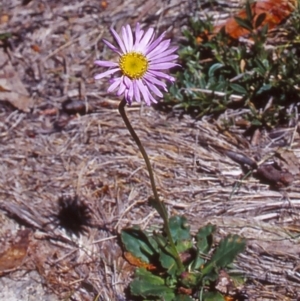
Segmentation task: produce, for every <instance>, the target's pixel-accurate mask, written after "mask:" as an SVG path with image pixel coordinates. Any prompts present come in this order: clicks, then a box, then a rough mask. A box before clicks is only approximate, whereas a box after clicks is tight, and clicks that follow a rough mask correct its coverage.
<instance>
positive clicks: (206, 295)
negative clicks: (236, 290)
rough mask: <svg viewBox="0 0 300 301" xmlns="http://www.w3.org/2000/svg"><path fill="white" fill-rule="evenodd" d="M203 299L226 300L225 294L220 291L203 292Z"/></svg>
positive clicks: (211, 300)
mask: <svg viewBox="0 0 300 301" xmlns="http://www.w3.org/2000/svg"><path fill="white" fill-rule="evenodd" d="M203 301H224V296H223V295H222V294H220V293H219V292H205V293H203Z"/></svg>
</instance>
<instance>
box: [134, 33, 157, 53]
mask: <svg viewBox="0 0 300 301" xmlns="http://www.w3.org/2000/svg"><path fill="white" fill-rule="evenodd" d="M153 33H154V29H153V28H149V29H148V30H147V32H146V33H145V35H144V37H143V38H142V39H141V40H140V43H139V45H138V48H139V49H140V50H144V49H145V48H146V46H147V44H148V43H149V41H150V40H151V38H152V36H153Z"/></svg>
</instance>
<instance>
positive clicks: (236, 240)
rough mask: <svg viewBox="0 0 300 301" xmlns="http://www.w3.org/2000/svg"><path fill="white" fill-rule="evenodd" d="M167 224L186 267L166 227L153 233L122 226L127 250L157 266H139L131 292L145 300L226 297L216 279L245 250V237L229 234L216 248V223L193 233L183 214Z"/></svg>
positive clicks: (219, 298)
mask: <svg viewBox="0 0 300 301" xmlns="http://www.w3.org/2000/svg"><path fill="white" fill-rule="evenodd" d="M168 225H169V228H170V232H171V235H172V238H173V241H174V243H175V247H176V249H177V251H178V253H179V254H180V258H181V262H182V264H183V266H184V271H182V269H181V267H179V266H178V264H177V262H176V260H175V258H174V257H173V256H172V252H171V247H170V244H169V241H168V236H167V235H166V233H164V231H157V232H154V233H152V234H151V235H150V234H149V233H148V232H147V231H143V230H141V229H139V228H137V227H134V228H129V229H124V230H122V232H121V240H122V243H123V247H124V250H125V251H126V252H130V253H131V254H132V255H133V256H134V257H136V258H138V259H141V260H142V261H143V262H144V263H151V264H152V266H153V265H154V266H155V267H156V269H154V270H153V269H151V271H148V270H146V269H145V268H144V267H139V268H137V269H136V271H135V275H134V279H133V281H132V282H131V284H130V292H131V294H132V296H137V297H142V298H144V299H143V300H167V301H191V300H193V297H195V296H199V295H201V296H202V297H201V300H203V301H209V300H223V299H221V297H223V296H222V295H221V294H220V293H218V292H217V291H216V290H214V289H213V284H214V281H215V280H216V279H217V277H218V272H219V271H220V269H228V267H229V265H230V264H232V262H233V261H234V259H235V258H236V256H237V255H238V254H239V253H240V252H242V251H243V250H244V248H245V240H244V239H243V238H241V237H239V236H237V235H229V236H227V237H225V238H224V239H222V240H221V241H220V243H219V245H218V246H216V247H215V248H213V246H214V245H213V234H214V232H215V230H216V228H215V226H213V225H211V224H208V225H206V226H204V227H202V228H200V229H199V230H198V232H197V233H196V235H194V236H192V235H191V233H190V227H189V225H188V224H187V220H186V218H185V217H184V216H173V217H171V218H170V219H169V222H168ZM183 291H184V292H185V293H184V294H183V293H182V292H183ZM213 298H215V299H213Z"/></svg>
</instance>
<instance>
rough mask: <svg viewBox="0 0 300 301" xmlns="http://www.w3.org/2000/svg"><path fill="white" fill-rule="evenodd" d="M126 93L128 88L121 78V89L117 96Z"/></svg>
mask: <svg viewBox="0 0 300 301" xmlns="http://www.w3.org/2000/svg"><path fill="white" fill-rule="evenodd" d="M125 91H126V86H125V85H124V82H123V79H122V78H121V82H120V87H119V90H118V92H117V95H118V96H120V95H122V94H123V93H124V92H125Z"/></svg>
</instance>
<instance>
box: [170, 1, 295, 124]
mask: <svg viewBox="0 0 300 301" xmlns="http://www.w3.org/2000/svg"><path fill="white" fill-rule="evenodd" d="M246 15H247V18H246V19H242V18H238V17H236V18H235V19H236V22H237V23H238V24H239V25H240V26H241V27H243V28H245V29H247V30H249V31H250V34H249V37H247V38H248V40H247V41H248V42H245V41H237V40H233V39H231V38H230V37H229V36H228V35H227V34H226V33H225V31H224V29H223V30H220V32H219V33H218V34H217V35H215V36H213V38H210V37H209V36H207V35H206V34H204V33H207V32H208V33H211V32H213V25H212V20H211V19H209V18H208V19H207V20H206V21H202V20H190V22H189V25H188V28H187V29H185V30H184V32H183V34H184V36H185V41H184V42H182V44H181V46H180V50H179V55H180V64H181V66H182V70H180V71H178V72H177V74H176V77H177V80H176V82H175V84H174V85H173V86H172V87H171V89H170V92H171V93H170V96H168V97H167V98H166V100H165V101H166V102H167V103H169V104H171V105H173V106H174V109H183V110H185V111H187V112H190V113H193V114H196V116H197V117H201V116H203V115H206V114H219V113H222V112H224V111H225V110H226V109H227V108H232V109H245V108H246V109H248V110H244V111H245V112H246V113H244V116H243V117H244V118H245V119H248V120H250V121H251V122H252V123H253V124H254V125H256V126H262V125H263V126H269V127H272V126H274V125H276V124H278V123H285V122H287V121H288V120H289V119H290V118H291V117H292V116H291V115H290V113H288V110H287V108H288V107H290V105H293V106H299V99H300V87H299V83H300V67H299V66H300V55H299V47H298V46H299V42H300V10H299V8H297V9H296V11H294V12H293V13H292V15H291V17H290V18H289V20H288V22H287V24H285V37H286V39H287V41H288V42H284V43H283V44H282V42H280V39H276V38H275V39H273V44H268V43H269V42H268V40H267V36H268V26H263V27H261V24H262V23H263V21H264V19H265V17H266V14H265V13H263V14H261V15H258V16H255V15H253V13H252V12H251V9H250V5H249V3H248V4H247V5H246ZM254 18H256V19H254ZM253 20H255V22H253ZM253 23H254V25H253ZM200 39H201V40H202V41H200ZM244 40H245V39H244ZM280 43H281V44H280Z"/></svg>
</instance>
